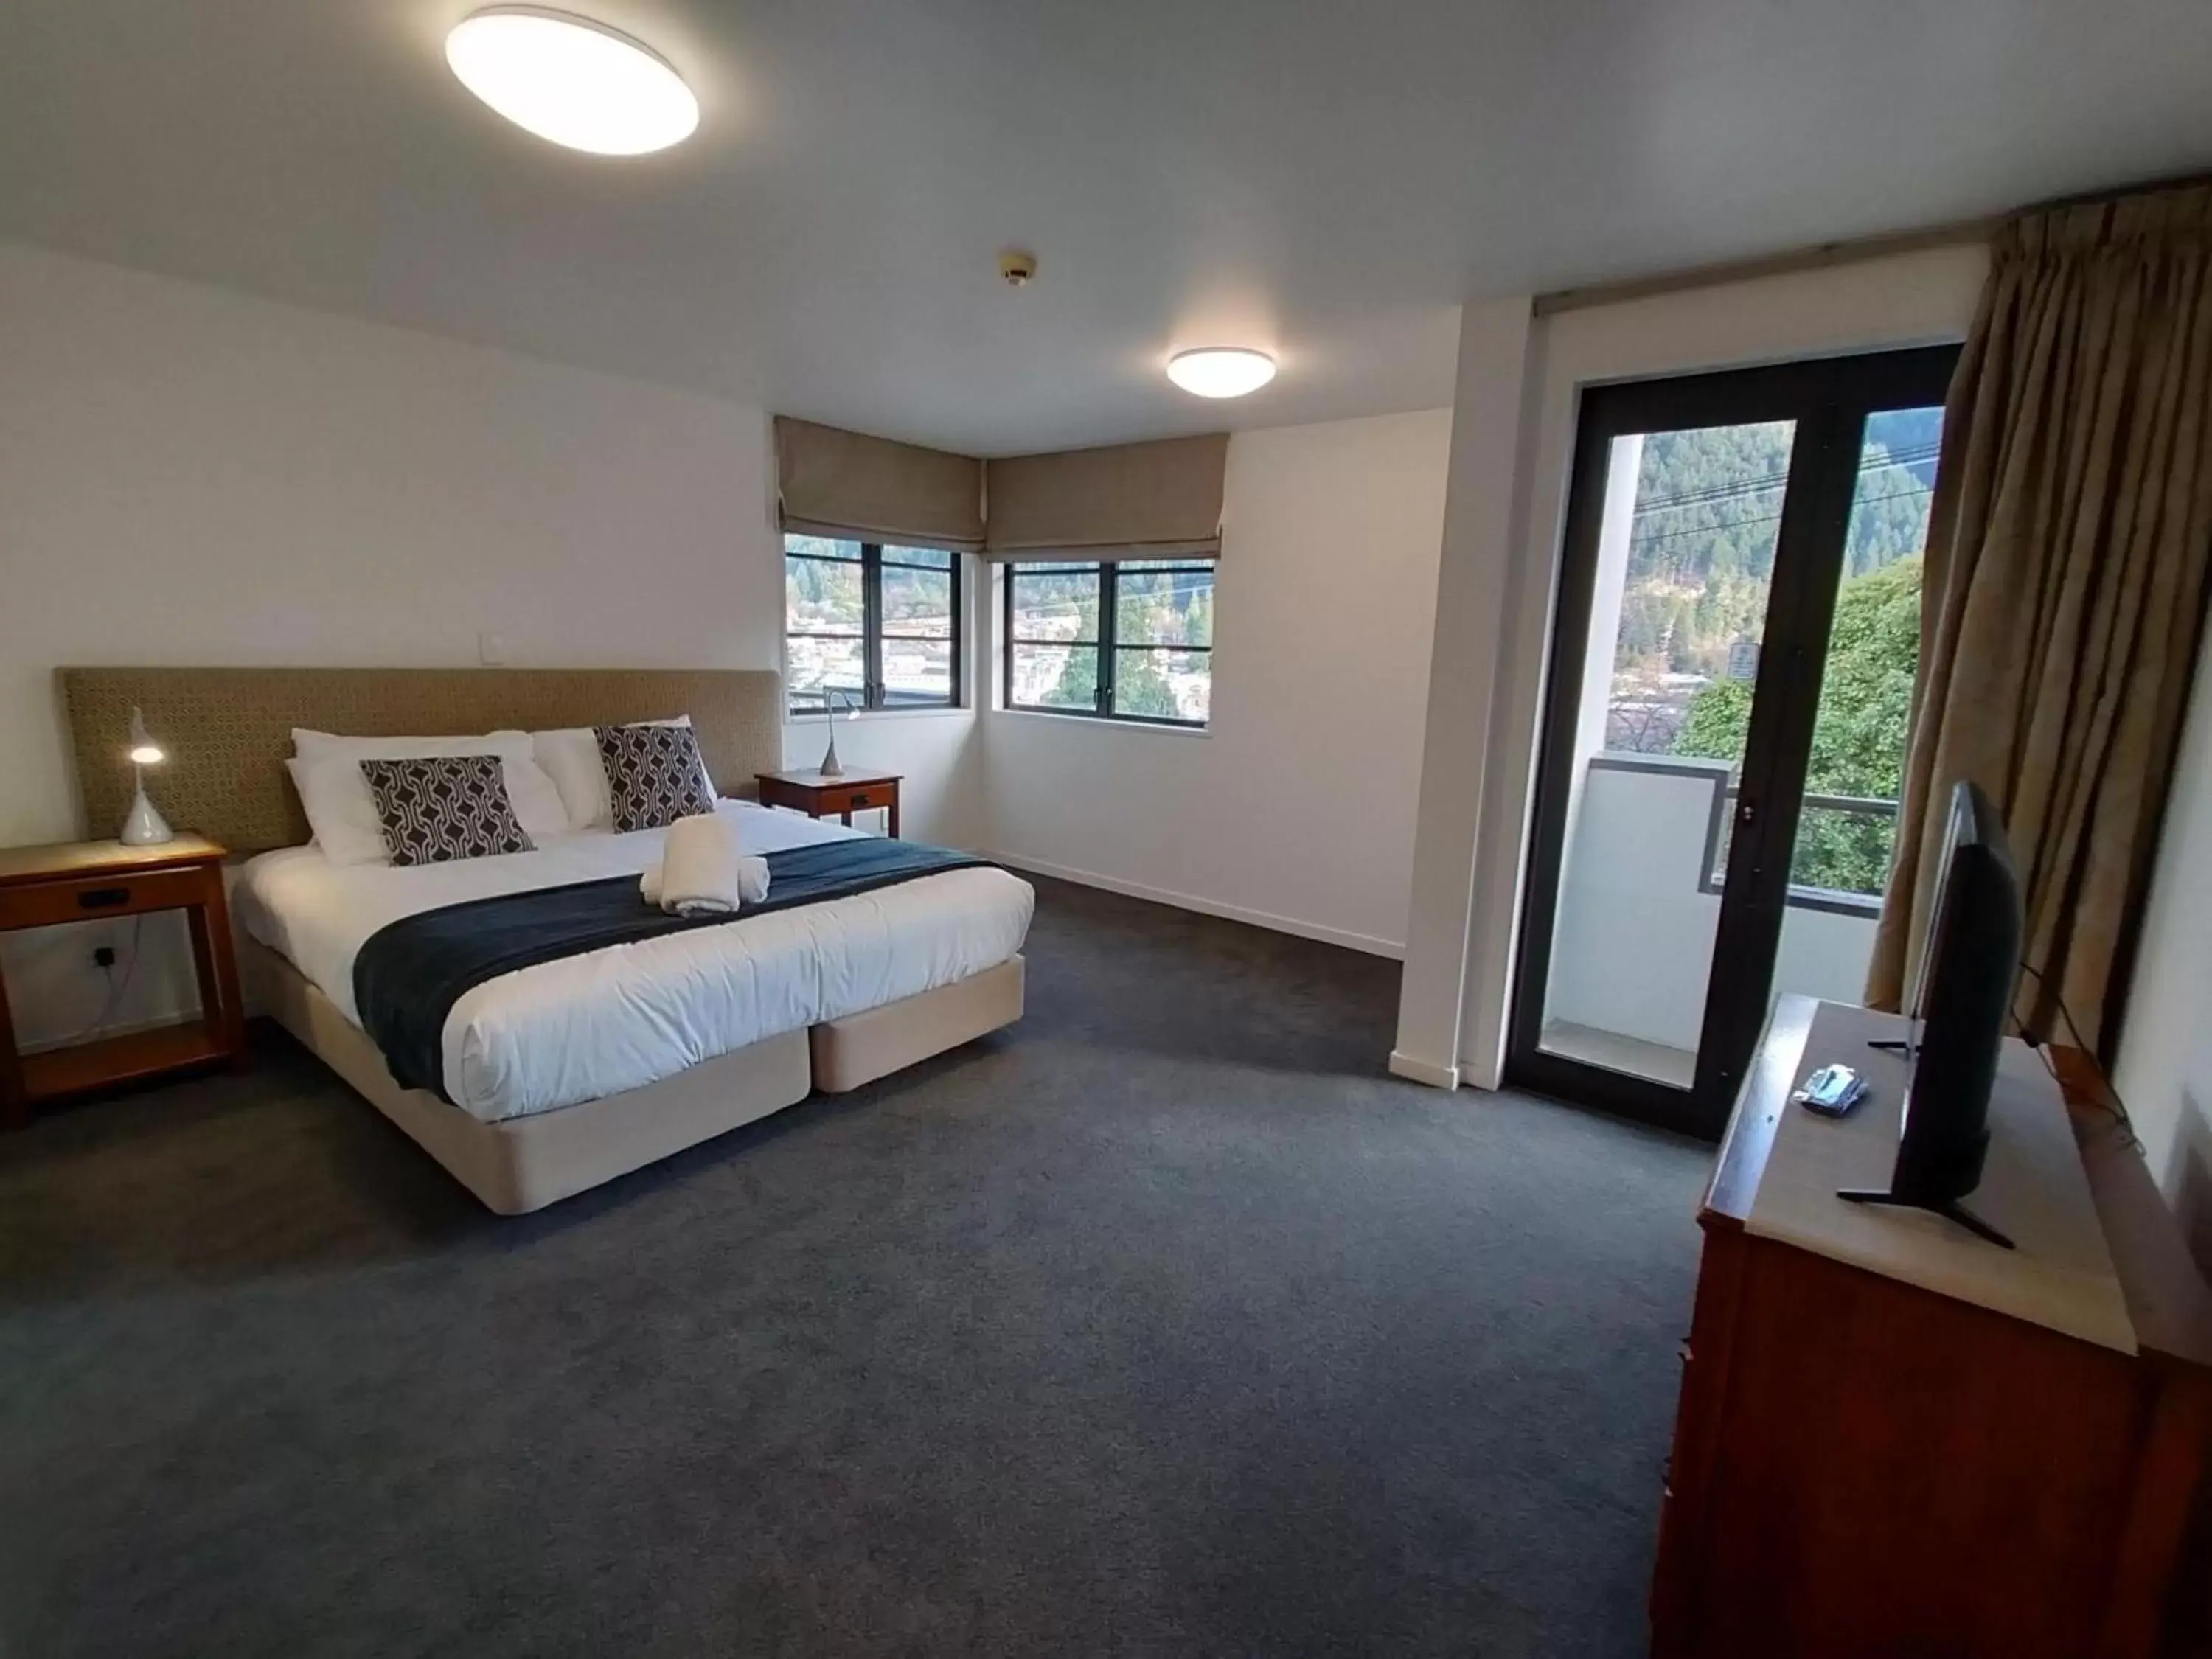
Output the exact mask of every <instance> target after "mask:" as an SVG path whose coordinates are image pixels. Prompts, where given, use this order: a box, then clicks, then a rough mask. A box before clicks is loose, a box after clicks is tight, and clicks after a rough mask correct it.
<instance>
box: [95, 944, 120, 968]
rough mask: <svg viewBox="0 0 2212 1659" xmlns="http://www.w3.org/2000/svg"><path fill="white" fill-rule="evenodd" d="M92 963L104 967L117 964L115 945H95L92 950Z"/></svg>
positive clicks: (97, 966) (96, 966)
mask: <svg viewBox="0 0 2212 1659" xmlns="http://www.w3.org/2000/svg"><path fill="white" fill-rule="evenodd" d="M92 965H93V966H94V967H95V968H99V969H109V968H112V967H113V966H115V947H114V946H113V945H94V947H93V951H92Z"/></svg>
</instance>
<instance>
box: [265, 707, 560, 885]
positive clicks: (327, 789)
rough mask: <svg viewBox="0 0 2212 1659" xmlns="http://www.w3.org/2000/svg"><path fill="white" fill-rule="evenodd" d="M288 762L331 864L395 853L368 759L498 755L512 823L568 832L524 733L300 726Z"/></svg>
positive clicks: (538, 835)
mask: <svg viewBox="0 0 2212 1659" xmlns="http://www.w3.org/2000/svg"><path fill="white" fill-rule="evenodd" d="M292 747H293V749H294V750H295V755H294V757H293V758H292V759H291V760H289V761H288V762H286V763H285V764H286V766H287V767H288V768H289V769H290V771H291V774H292V782H293V785H294V787H295V788H297V789H298V790H299V792H300V804H301V806H303V807H305V808H306V809H307V826H308V828H309V829H313V831H314V833H315V842H316V844H317V845H318V846H319V847H320V848H322V849H323V856H324V857H325V858H326V859H328V860H330V861H331V863H333V864H383V863H386V862H388V861H389V860H390V859H391V851H390V849H389V848H386V846H385V843H384V829H383V825H382V824H381V823H380V822H379V820H378V818H377V816H376V798H375V797H374V795H372V794H370V793H369V789H368V779H366V778H364V777H363V776H362V775H361V763H362V762H363V761H365V760H416V759H420V758H422V757H426V756H435V755H496V756H498V757H499V760H500V774H501V779H502V780H503V781H504V782H505V783H506V785H507V799H508V800H509V801H510V802H512V803H513V807H514V818H515V822H516V823H520V825H521V826H522V830H523V833H524V834H525V835H526V836H529V837H530V839H531V840H532V841H534V842H542V841H543V840H544V838H545V837H546V836H565V835H567V834H568V833H569V829H570V825H569V823H568V812H567V811H566V809H565V808H564V807H563V806H562V804H561V792H560V791H559V790H558V789H556V788H555V787H553V780H552V779H550V778H549V777H547V776H546V775H545V773H544V769H543V768H541V767H540V766H539V765H538V762H537V760H536V759H535V758H534V757H533V756H532V750H531V742H530V734H529V733H528V732H486V733H484V734H483V736H481V737H465V738H342V737H333V736H332V735H331V733H329V732H311V731H308V730H307V729H306V728H304V727H298V726H295V727H294V728H293V732H292Z"/></svg>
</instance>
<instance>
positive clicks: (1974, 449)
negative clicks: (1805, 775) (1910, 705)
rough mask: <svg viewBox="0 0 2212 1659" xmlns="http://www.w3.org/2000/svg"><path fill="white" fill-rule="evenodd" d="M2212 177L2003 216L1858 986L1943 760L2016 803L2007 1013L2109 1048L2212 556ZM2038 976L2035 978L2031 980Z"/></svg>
mask: <svg viewBox="0 0 2212 1659" xmlns="http://www.w3.org/2000/svg"><path fill="white" fill-rule="evenodd" d="M2208 250H2212V185H2191V186H2185V187H2181V188H2176V189H2169V190H2161V191H2148V192H2144V193H2142V194H2139V195H2135V196H2130V197H2122V198H2119V199H2117V200H2112V201H2107V202H2100V203H2097V204H2091V205H2081V206H2067V207H2057V208H2052V209H2048V210H2039V211H2033V212H2029V213H2026V214H2023V215H2021V216H2020V217H2018V218H2016V219H2015V220H2013V221H2011V222H2009V223H2008V224H2007V225H2006V226H2005V227H2003V228H2002V230H2001V231H2000V232H1999V233H1998V234H1997V237H1996V244H1995V246H1994V247H1993V248H1992V250H1991V263H1990V276H1989V282H1988V286H1987V287H1986V288H1985V289H1984V292H1983V295H1982V301H1981V308H1980V313H1979V314H1978V316H1977V317H1976V319H1975V321H1974V327H1973V332H1972V335H1971V336H1970V337H1969V338H1968V340H1967V343H1966V350H1965V352H1964V354H1963V356H1961V357H1960V362H1959V368H1958V372H1957V374H1956V376H1955V377H1954V380H1953V381H1952V384H1951V390H1950V395H1949V398H1948V402H1947V405H1946V409H1945V416H1944V433H1943V459H1942V467H1941V471H1940V474H1939V476H1938V477H1937V479H1936V494H1935V501H1934V505H1933V510H1932V517H1931V519H1930V522H1929V538H1928V554H1927V564H1926V575H1925V582H1924V595H1925V598H1924V602H1923V603H1924V609H1923V613H1922V617H1921V665H1922V667H1921V675H1920V682H1919V684H1918V686H1917V690H1916V693H1915V697H1914V710H1913V727H1912V744H1911V754H1910V757H1909V758H1908V761H1907V763H1906V768H1905V800H1904V804H1903V806H1902V808H1901V811H1900V813H1899V826H1898V837H1899V846H1898V857H1897V862H1896V866H1895V867H1894V869H1893V872H1892V873H1891V877H1890V885H1889V893H1888V896H1887V901H1886V902H1885V903H1884V906H1883V908H1882V917H1881V928H1880V931H1879V933H1878V934H1877V936H1876V939H1875V955H1874V963H1873V966H1872V969H1871V970H1870V973H1869V984H1868V999H1869V1002H1871V1003H1872V1004H1873V1005H1874V1006H1877V1007H1890V1008H1894V1007H1896V1006H1898V1005H1899V998H1900V994H1901V993H1902V991H1903V988H1904V987H1905V986H1907V985H1909V984H1911V982H1912V975H1913V974H1914V972H1915V971H1916V969H1917V959H1916V954H1917V949H1918V946H1919V943H1920V940H1921V938H1922V933H1923V928H1924V927H1925V926H1926V922H1927V915H1926V909H1927V905H1928V901H1929V893H1930V889H1931V886H1932V884H1933V883H1934V881H1935V878H1936V868H1935V863H1936V860H1937V859H1939V858H1940V856H1941V854H1942V828H1943V819H1944V814H1945V812H1946V810H1947V807H1948V798H1949V795H1950V792H1951V789H1952V787H1953V785H1954V782H1955V781H1957V780H1960V779H1962V778H1964V779H1971V780H1972V781H1975V782H1977V783H1978V784H1980V785H1981V786H1982V787H1984V789H1986V790H1987V791H1988V792H1989V793H1990V798H1991V799H1993V800H1994V801H1995V802H1996V805H1997V807H1998V809H1999V810H2000V811H2002V813H2003V814H2004V817H2005V821H2006V825H2007V829H2008V836H2009V839H2010V841H2011V844H2012V850H2013V857H2014V861H2015V864H2016V865H2017V866H2018V868H2019V871H2020V875H2021V886H2022V889H2023V891H2024V896H2025V899H2026V904H2027V961H2028V963H2030V964H2031V965H2032V966H2033V968H2035V969H2037V970H2038V971H2039V973H2040V974H2041V975H2042V976H2043V981H2044V983H2043V985H2039V983H2038V981H2036V980H2035V979H2034V978H2033V977H2027V976H2024V977H2023V980H2022V984H2021V994H2020V1000H2019V1001H2018V1003H2017V1005H2016V1012H2017V1013H2018V1014H2019V1016H2020V1018H2021V1023H2022V1024H2023V1026H2024V1027H2025V1028H2026V1029H2027V1030H2030V1031H2032V1032H2033V1033H2034V1034H2036V1035H2037V1036H2046V1037H2057V1038H2059V1039H2060V1040H2064V1036H2065V1033H2064V1029H2063V1021H2062V1020H2061V1018H2060V1017H2059V1014H2058V1011H2057V1006H2055V1001H2054V998H2056V997H2063V999H2064V1001H2065V1004H2066V1006H2067V1008H2068V1010H2069V1012H2071V1013H2072V1015H2073V1017H2074V1018H2075V1021H2076V1022H2077V1023H2078V1024H2079V1025H2080V1027H2081V1033H2082V1036H2083V1037H2084V1038H2085V1039H2086V1040H2087V1042H2089V1043H2090V1044H2091V1045H2092V1046H2093V1047H2094V1048H2098V1049H2100V1051H2104V1052H2106V1053H2109V1050H2110V1048H2111V1045H2112V1040H2113V1038H2114V1036H2115V1035H2116V1033H2117V1026H2118V1016H2119V1012H2120V1004H2121V1001H2122V999H2123V995H2124V986H2125V979H2126V974H2127V969H2128V965H2129V959H2130V956H2131V954H2132V947H2133V943H2134V937H2135V931H2136V921H2137V918H2138V915H2139V912H2140V909H2141V906H2142V896H2143V891H2144V889H2145V887H2146V885H2147V884H2148V878H2149V873H2150V866H2151V860H2152V856H2153V854H2154V849H2155V844H2156V838H2157V834H2158V824H2159V817H2160V812H2161V811H2162V809H2163V807H2164V805H2165V801H2166V782H2167V773H2168V771H2169V770H2170V769H2171V767H2172V760H2173V755H2174V751H2175V746H2176V739H2177V738H2178V737H2179V728H2180V724H2181V718H2182V713H2183V709H2184V708H2185V704H2186V702H2187V698H2188V692H2189V680H2190V674H2191V665H2192V663H2193V661H2194V659H2195V656H2196V650H2197V636H2198V633H2199V630H2200V624H2201V623H2202V619H2203V614H2204V605H2205V588H2206V573H2207V566H2208V562H2212V275H2208V262H2207V261H2208ZM2045 986H2047V987H2048V988H2047V989H2046V988H2044V987H2045Z"/></svg>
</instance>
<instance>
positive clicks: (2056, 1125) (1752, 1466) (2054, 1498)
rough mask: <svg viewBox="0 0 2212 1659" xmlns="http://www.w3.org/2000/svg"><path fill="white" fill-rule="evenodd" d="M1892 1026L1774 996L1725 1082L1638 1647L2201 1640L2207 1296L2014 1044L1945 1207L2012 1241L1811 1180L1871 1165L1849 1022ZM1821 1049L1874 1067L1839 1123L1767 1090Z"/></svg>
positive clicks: (1883, 1125) (1880, 1067)
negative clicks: (1986, 1127)
mask: <svg viewBox="0 0 2212 1659" xmlns="http://www.w3.org/2000/svg"><path fill="white" fill-rule="evenodd" d="M1899 1024H1901V1022H1899V1021H1897V1020H1896V1019H1895V1018H1894V1017H1893V1016H1886V1015H1879V1014H1872V1013H1868V1012H1863V1011H1861V1010H1857V1009H1848V1008H1843V1007H1839V1006H1836V1005H1832V1004H1823V1003H1815V1002H1813V1001H1812V1000H1809V999H1806V998H1802V997H1785V998H1784V999H1782V1000H1781V1002H1780V1003H1779V1004H1778V1007H1777V1010H1776V1012H1775V1016H1774V1018H1773V1020H1772V1021H1771V1024H1770V1025H1769V1028H1768V1030H1767V1032H1766V1034H1765V1037H1764V1039H1763V1040H1762V1046H1761V1048H1760V1052H1759V1056H1758V1058H1757V1060H1756V1061H1755V1062H1754V1065H1753V1069H1752V1071H1751V1073H1750V1074H1749V1078H1748V1080H1747V1083H1746V1085H1745V1088H1744V1091H1743V1095H1742V1097H1741V1099H1740V1100H1739V1101H1738V1103H1737V1106H1736V1110H1735V1116H1734V1118H1733V1119H1731V1121H1730V1122H1729V1131H1728V1134H1727V1137H1726V1139H1724V1140H1723V1143H1722V1147H1721V1153H1720V1158H1719V1162H1718V1164H1717V1167H1716V1169H1715V1171H1714V1175H1713V1179H1712V1182H1711V1186H1710V1188H1708V1189H1707V1192H1706V1194H1705V1204H1704V1207H1703V1210H1702V1212H1701V1213H1700V1215H1699V1225H1701V1226H1702V1227H1703V1228H1704V1230H1705V1247H1704V1257H1703V1261H1702V1265H1701V1267H1700V1268H1699V1279H1698V1291H1697V1304H1696V1310H1695V1313H1694V1315H1693V1317H1692V1326H1691V1332H1690V1340H1689V1341H1688V1342H1687V1343H1686V1345H1685V1346H1684V1349H1683V1353H1682V1362H1683V1375H1682V1392H1681V1401H1680V1410H1679V1413H1678V1415H1677V1419H1676V1423H1675V1431H1674V1454H1673V1456H1672V1458H1671V1460H1670V1462H1669V1465H1668V1492H1667V1496H1666V1500H1665V1504H1664V1507H1663V1509H1662V1518H1661V1522H1660V1537H1659V1559H1658V1565H1657V1570H1656V1575H1655V1577H1654V1580H1653V1583H1652V1592H1651V1620H1652V1651H1653V1653H1654V1654H1655V1655H1656V1656H1658V1659H1688V1656H1696V1659H1728V1656H1738V1655H1741V1656H1746V1659H1752V1656H1756V1659H1826V1656H1836V1659H1843V1656H1863V1655H1875V1654H1879V1655H1927V1656H1938V1655H1940V1656H1943V1659H1974V1656H1990V1659H2000V1656H2002V1659H2034V1656H2045V1655H2050V1656H2057V1655H2065V1656H2081V1659H2088V1656H2095V1659H2133V1656H2180V1655H2183V1654H2198V1653H2202V1652H2204V1651H2207V1649H2205V1648H2204V1647H2203V1646H2202V1645H2201V1644H2203V1641H2204V1639H2205V1637H2204V1627H2203V1623H2202V1619H2203V1613H2202V1611H2201V1609H2202V1607H2203V1589H2204V1585H2203V1580H2204V1579H2205V1578H2206V1577H2212V1560H2205V1559H2196V1557H2197V1555H2198V1554H2199V1553H2202V1551H2203V1509H2202V1507H2201V1506H2200V1507H2199V1508H2198V1509H2197V1511H2196V1520H2195V1523H2194V1524H2195V1526H2196V1528H2197V1531H2196V1532H2195V1533H2194V1534H2192V1532H2191V1526H2192V1505H2193V1504H2198V1501H2199V1498H2200V1496H2201V1494H2200V1487H2201V1486H2203V1478H2204V1474H2205V1468H2206V1458H2207V1448H2208V1443H2212V1296H2208V1293H2207V1291H2206V1288H2205V1285H2204V1284H2203V1279H2201V1278H2200V1277H2199V1275H2198V1274H2197V1271H2196V1269H2195V1267H2194V1265H2193V1264H2192V1263H2191V1261H2190V1258H2189V1255H2188V1253H2187V1251H2186V1249H2185V1247H2184V1245H2183V1243H2182V1242H2181V1239H2180V1236H2179V1231H2178V1230H2177V1229H2176V1227H2175V1226H2174V1225H2173V1223H2172V1218H2171V1216H2170V1215H2169V1214H2168V1212H2167V1211H2166V1207H2165V1206H2164V1205H2163V1203H2162V1202H2161V1201H2160V1196H2159V1194H2158V1191H2157V1188H2156V1187H2155V1185H2154V1182H2153V1181H2152V1179H2151V1177H2150V1175H2149V1172H2148V1170H2147V1169H2146V1168H2145V1167H2144V1164H2143V1162H2142V1158H2141V1157H2140V1156H2139V1155H2138V1154H2137V1153H2136V1152H2135V1151H2134V1150H2133V1148H2132V1147H2131V1146H2129V1145H2128V1143H2127V1141H2126V1139H2125V1137H2124V1136H2123V1135H2122V1134H2121V1133H2119V1131H2118V1127H2117V1126H2116V1125H2115V1123H2114V1121H2113V1120H2112V1118H2111V1117H2110V1116H2109V1115H2106V1114H2104V1113H2101V1112H2099V1111H2096V1110H2094V1109H2093V1107H2092V1106H2091V1104H2090V1103H2089V1100H2088V1097H2087V1094H2086V1092H2084V1093H2082V1094H2081V1097H2080V1098H2077V1099H2074V1100H2071V1101H2069V1099H2066V1098H2062V1096H2061V1092H2060V1089H2059V1085H2058V1084H2057V1082H2056V1081H2054V1080H2053V1079H2052V1078H2051V1075H2050V1073H2047V1072H2045V1070H2044V1069H2043V1060H2042V1059H2041V1057H2040V1056H2039V1055H2038V1054H2035V1053H2034V1052H2033V1051H2032V1050H2030V1049H2028V1048H2026V1047H2025V1046H2024V1045H2022V1044H2020V1043H2017V1042H2008V1044H2007V1052H2006V1054H2005V1058H2004V1063H2003V1067H2002V1075H2001V1078H2000V1081H1999V1085H1998V1089H1997V1091H1996V1097H1994V1098H1993V1100H1992V1103H1991V1130H1992V1140H1991V1147H1990V1164H1989V1169H1988V1171H1987V1172H1986V1173H1985V1175H1984V1182H1983V1186H1982V1188H1981V1189H1980V1190H1979V1191H1978V1192H1977V1193H1976V1194H1974V1195H1973V1196H1972V1198H1970V1199H1969V1200H1967V1206H1968V1207H1969V1208H1970V1209H1974V1210H1976V1211H1977V1212H1978V1213H1980V1214H1982V1215H1983V1216H1984V1218H1985V1219H1988V1220H1990V1221H1992V1222H1993V1223H1995V1224H1996V1225H1998V1226H2000V1227H2002V1228H2003V1229H2004V1230H2005V1231H2008V1232H2009V1233H2010V1234H2011V1235H2012V1236H2013V1237H2015V1239H2016V1240H2017V1241H2018V1243H2019V1244H2020V1249H2018V1250H2017V1251H2015V1252H2007V1251H2004V1250H2001V1249H1996V1247H1995V1246H1993V1245H1990V1244H1987V1243H1983V1242H1982V1241H1980V1240H1978V1239H1975V1238H1973V1237H1971V1236H1970V1235H1968V1234H1966V1232H1964V1231H1961V1230H1959V1229H1956V1228H1953V1227H1951V1226H1950V1225H1948V1224H1947V1223H1944V1222H1942V1221H1941V1220H1939V1219H1937V1218H1933V1217H1929V1216H1925V1215H1922V1214H1919V1213H1917V1212H1899V1211H1879V1210H1873V1209H1868V1208H1865V1207H1863V1206H1847V1205H1844V1204H1842V1203H1840V1201H1838V1200H1834V1199H1833V1198H1832V1192H1833V1189H1834V1188H1839V1187H1852V1186H1868V1185H1875V1186H1879V1185H1883V1184H1886V1177H1887V1160H1888V1158H1890V1157H1891V1156H1892V1155H1893V1150H1894V1146H1895V1135H1896V1130H1897V1125H1898V1122H1899V1096H1900V1094H1901V1092H1902V1087H1901V1085H1902V1082H1903V1062H1902V1061H1901V1060H1896V1059H1894V1058H1893V1057H1889V1056H1885V1055H1882V1054H1871V1053H1869V1052H1868V1051H1867V1050H1866V1049H1865V1048H1864V1046H1863V1045H1864V1042H1865V1040H1866V1038H1867V1037H1868V1036H1870V1035H1875V1034H1887V1033H1888V1032H1889V1031H1891V1030H1893V1029H1894V1028H1895V1027H1896V1026H1897V1025H1899ZM1831 1060H1842V1061H1844V1063H1846V1064H1849V1065H1852V1066H1857V1067H1859V1068H1860V1069H1861V1070H1862V1071H1863V1072H1864V1073H1866V1074H1867V1075H1868V1076H1869V1079H1870V1080H1871V1081H1872V1082H1873V1083H1874V1085H1875V1093H1874V1096H1873V1097H1872V1098H1871V1099H1869V1101H1868V1102H1867V1103H1865V1104H1863V1105H1862V1106H1861V1107H1860V1108H1859V1109H1858V1110H1857V1113H1855V1114H1854V1115H1853V1116H1852V1117H1851V1118H1850V1119H1848V1120H1845V1121H1843V1122H1840V1123H1838V1122H1832V1121H1829V1120H1826V1119H1822V1118H1819V1117H1817V1116H1814V1115H1812V1114H1809V1113H1808V1112H1807V1111H1806V1110H1805V1109H1804V1108H1802V1107H1801V1106H1799V1105H1796V1104H1795V1103H1792V1102H1791V1101H1790V1098H1789V1097H1790V1092H1791V1091H1793V1090H1794V1089H1795V1088H1796V1085H1798V1084H1799V1083H1800V1082H1802V1079H1803V1078H1804V1077H1805V1075H1806V1074H1807V1073H1809V1072H1810V1071H1812V1070H1813V1069H1814V1067H1815V1066H1819V1065H1821V1064H1824V1063H1826V1062H1828V1061H1831ZM2074 1092H2075V1091H2069V1094H2071V1093H2074ZM1830 1206H1832V1210H1833V1212H1838V1213H1832V1212H1831V1208H1830Z"/></svg>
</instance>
